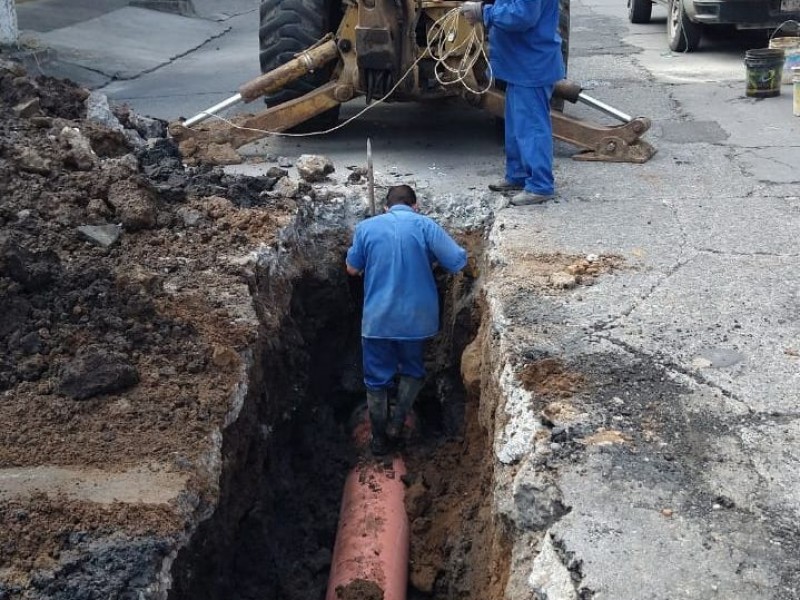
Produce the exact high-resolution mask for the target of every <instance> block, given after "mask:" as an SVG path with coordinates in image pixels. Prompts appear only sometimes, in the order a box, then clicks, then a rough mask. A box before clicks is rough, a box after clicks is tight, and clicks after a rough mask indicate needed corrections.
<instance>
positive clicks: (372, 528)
mask: <svg viewBox="0 0 800 600" xmlns="http://www.w3.org/2000/svg"><path fill="white" fill-rule="evenodd" d="M367 432H368V425H367ZM364 433H365V431H364V427H363V423H362V424H360V426H359V427H358V428H357V431H356V433H355V436H354V437H355V438H356V439H357V440H363V439H364V437H365V436H364ZM366 439H369V437H368V436H367V437H366ZM405 473H406V466H405V462H404V461H403V459H402V458H401V457H400V456H395V457H394V458H393V459H392V462H391V466H388V461H387V463H386V464H384V463H383V462H381V461H375V460H372V461H364V462H361V463H360V464H358V465H357V466H356V467H354V468H353V470H352V471H350V474H349V475H348V476H347V480H346V482H345V485H344V493H343V494H342V506H341V509H340V513H339V529H338V531H337V533H336V544H335V545H334V548H333V559H332V561H331V574H330V578H329V579H328V592H327V594H326V595H325V600H352V599H354V598H364V599H369V600H373V599H374V600H380V599H381V598H382V599H383V600H405V598H406V587H407V585H408V545H409V526H408V516H407V515H406V507H405V485H404V484H403V481H402V479H401V477H402V476H403V475H405ZM380 592H383V595H382V596H381V595H380Z"/></svg>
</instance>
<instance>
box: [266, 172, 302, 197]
mask: <svg viewBox="0 0 800 600" xmlns="http://www.w3.org/2000/svg"><path fill="white" fill-rule="evenodd" d="M299 193H300V185H299V184H298V183H297V181H295V180H294V179H292V178H291V177H281V178H280V179H279V180H278V182H277V183H276V184H275V187H273V188H272V192H271V194H272V195H274V196H275V197H279V198H296V197H297V195H298V194H299Z"/></svg>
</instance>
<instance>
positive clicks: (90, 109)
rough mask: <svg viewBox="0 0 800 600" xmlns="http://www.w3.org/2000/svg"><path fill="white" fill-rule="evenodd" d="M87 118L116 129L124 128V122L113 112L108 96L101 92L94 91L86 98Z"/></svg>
mask: <svg viewBox="0 0 800 600" xmlns="http://www.w3.org/2000/svg"><path fill="white" fill-rule="evenodd" d="M86 118H87V119H89V120H90V121H94V122H95V123H100V124H101V125H105V126H106V127H108V128H109V129H113V130H115V131H122V129H123V128H122V123H120V122H119V119H117V117H116V115H115V114H114V113H113V112H111V106H109V104H108V97H107V96H106V95H105V94H103V93H101V92H92V93H91V94H89V97H88V98H87V99H86Z"/></svg>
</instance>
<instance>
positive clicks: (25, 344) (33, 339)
mask: <svg viewBox="0 0 800 600" xmlns="http://www.w3.org/2000/svg"><path fill="white" fill-rule="evenodd" d="M19 347H20V350H22V351H23V352H24V353H25V354H36V353H38V352H41V350H42V337H41V336H40V335H39V333H38V332H36V331H31V332H30V333H29V334H27V335H25V336H23V337H22V338H21V339H20V341H19Z"/></svg>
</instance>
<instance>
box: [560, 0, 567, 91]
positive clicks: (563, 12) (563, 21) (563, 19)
mask: <svg viewBox="0 0 800 600" xmlns="http://www.w3.org/2000/svg"><path fill="white" fill-rule="evenodd" d="M558 35H559V36H561V55H562V56H563V57H564V76H565V77H566V72H567V65H568V64H569V0H558Z"/></svg>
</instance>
